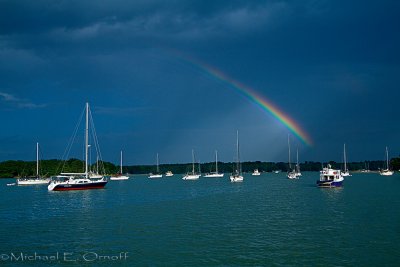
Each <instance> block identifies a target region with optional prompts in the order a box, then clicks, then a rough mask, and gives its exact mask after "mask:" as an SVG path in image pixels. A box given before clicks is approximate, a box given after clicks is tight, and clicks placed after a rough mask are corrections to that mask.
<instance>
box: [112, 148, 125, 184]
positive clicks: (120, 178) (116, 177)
mask: <svg viewBox="0 0 400 267" xmlns="http://www.w3.org/2000/svg"><path fill="white" fill-rule="evenodd" d="M128 179H129V176H127V175H123V174H122V150H121V162H120V169H119V173H118V174H117V175H114V176H111V177H110V180H113V181H118V180H128Z"/></svg>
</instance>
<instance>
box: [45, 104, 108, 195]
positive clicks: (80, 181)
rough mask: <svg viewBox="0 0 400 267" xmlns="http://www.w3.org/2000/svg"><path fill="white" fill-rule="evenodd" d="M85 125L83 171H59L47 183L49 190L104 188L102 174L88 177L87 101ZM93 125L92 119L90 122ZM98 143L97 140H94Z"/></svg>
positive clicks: (104, 182)
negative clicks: (99, 176)
mask: <svg viewBox="0 0 400 267" xmlns="http://www.w3.org/2000/svg"><path fill="white" fill-rule="evenodd" d="M85 108H86V126H85V172H84V173H61V174H60V175H58V176H56V177H53V178H52V180H51V182H50V184H49V185H48V187H47V188H48V190H49V191H67V190H86V189H99V188H104V186H105V185H106V184H107V182H108V181H107V179H106V178H105V177H104V176H102V177H101V178H98V179H93V178H90V176H89V164H88V150H89V113H90V110H89V103H86V107H85ZM91 125H93V121H92V124H91ZM95 143H96V144H98V142H97V140H96V142H95Z"/></svg>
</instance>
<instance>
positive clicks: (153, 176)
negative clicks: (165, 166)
mask: <svg viewBox="0 0 400 267" xmlns="http://www.w3.org/2000/svg"><path fill="white" fill-rule="evenodd" d="M162 177H163V175H162V174H151V175H149V177H148V178H150V179H154V178H162Z"/></svg>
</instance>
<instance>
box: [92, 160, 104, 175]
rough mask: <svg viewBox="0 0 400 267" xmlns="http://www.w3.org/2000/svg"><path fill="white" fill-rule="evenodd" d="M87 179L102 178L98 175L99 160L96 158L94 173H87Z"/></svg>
mask: <svg viewBox="0 0 400 267" xmlns="http://www.w3.org/2000/svg"><path fill="white" fill-rule="evenodd" d="M89 177H90V178H101V177H103V176H102V175H101V174H100V173H99V158H98V157H97V160H96V172H92V171H91V172H90V173H89Z"/></svg>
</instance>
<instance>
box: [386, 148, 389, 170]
mask: <svg viewBox="0 0 400 267" xmlns="http://www.w3.org/2000/svg"><path fill="white" fill-rule="evenodd" d="M386 169H387V170H389V151H388V148H387V147H386Z"/></svg>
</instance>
